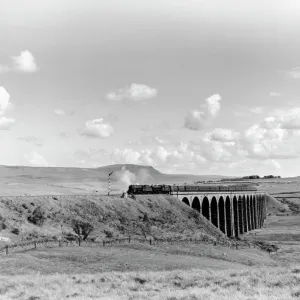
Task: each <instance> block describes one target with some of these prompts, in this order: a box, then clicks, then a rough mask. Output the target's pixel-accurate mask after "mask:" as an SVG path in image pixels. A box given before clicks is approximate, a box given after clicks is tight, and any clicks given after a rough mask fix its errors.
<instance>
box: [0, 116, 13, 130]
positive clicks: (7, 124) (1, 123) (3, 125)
mask: <svg viewBox="0 0 300 300" xmlns="http://www.w3.org/2000/svg"><path fill="white" fill-rule="evenodd" d="M14 124H15V120H14V119H11V118H5V117H0V130H9V129H11V127H12V126H13V125H14Z"/></svg>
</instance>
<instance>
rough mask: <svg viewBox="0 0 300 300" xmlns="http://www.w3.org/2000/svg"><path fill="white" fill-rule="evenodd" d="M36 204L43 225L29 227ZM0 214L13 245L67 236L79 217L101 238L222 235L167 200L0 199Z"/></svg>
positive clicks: (146, 197)
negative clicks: (33, 238) (29, 239)
mask: <svg viewBox="0 0 300 300" xmlns="http://www.w3.org/2000/svg"><path fill="white" fill-rule="evenodd" d="M38 206H41V207H42V208H43V209H44V210H45V213H46V217H47V219H46V222H45V224H44V225H43V226H42V227H39V226H36V225H32V224H30V223H29V222H28V221H27V217H28V216H30V215H31V214H32V211H33V209H34V208H36V207H38ZM145 213H146V214H147V215H148V218H149V224H150V232H147V228H149V226H146V225H147V224H148V223H147V224H146V223H145V222H143V221H142V220H143V217H144V214H145ZM0 215H1V216H2V217H3V218H4V220H3V221H2V222H4V223H5V225H6V226H7V229H5V230H2V232H1V234H0V235H1V236H4V237H9V238H11V239H13V240H14V241H16V240H18V239H21V238H25V237H28V235H29V234H33V233H35V232H37V233H38V234H39V235H40V236H41V235H46V236H49V237H51V236H56V237H59V236H61V234H62V231H64V232H71V231H72V230H71V227H70V224H71V220H72V219H73V218H74V217H79V218H81V219H82V220H85V221H89V222H91V223H92V224H93V225H94V227H95V231H94V232H93V236H95V237H98V238H101V239H102V238H104V237H105V234H104V232H105V231H110V232H112V234H113V235H114V236H115V237H122V236H129V235H132V236H134V235H138V236H141V235H143V231H142V230H143V229H145V228H146V233H148V234H150V233H151V235H152V236H154V237H158V238H162V237H177V236H178V237H181V238H186V237H197V236H199V234H201V233H203V234H207V235H209V236H215V237H221V236H223V235H222V233H221V232H220V231H219V230H218V229H217V228H216V227H214V226H213V225H212V224H211V223H210V222H208V221H207V220H206V219H205V218H204V217H202V216H200V215H199V214H198V213H196V212H195V211H194V210H193V209H191V208H190V207H188V206H187V205H185V204H184V203H182V202H180V201H178V200H177V199H176V198H173V197H170V196H167V197H163V196H151V195H149V196H138V197H137V198H136V199H135V200H133V199H131V198H128V199H124V198H120V197H108V196H101V197H100V196H95V195H94V196H93V195H90V196H77V197H74V196H73V197H72V196H70V197H59V198H58V199H57V200H55V199H54V198H52V197H47V198H44V197H1V198H0ZM12 228H19V229H20V231H21V233H20V235H18V236H17V235H13V234H11V233H9V232H10V231H11V229H12Z"/></svg>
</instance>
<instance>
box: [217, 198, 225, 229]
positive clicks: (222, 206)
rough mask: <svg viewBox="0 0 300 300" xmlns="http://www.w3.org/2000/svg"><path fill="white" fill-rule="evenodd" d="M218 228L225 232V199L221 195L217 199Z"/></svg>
mask: <svg viewBox="0 0 300 300" xmlns="http://www.w3.org/2000/svg"><path fill="white" fill-rule="evenodd" d="M219 228H220V230H221V231H222V232H223V233H226V212H225V201H224V198H223V197H222V196H221V197H220V199H219Z"/></svg>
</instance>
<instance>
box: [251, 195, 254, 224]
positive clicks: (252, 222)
mask: <svg viewBox="0 0 300 300" xmlns="http://www.w3.org/2000/svg"><path fill="white" fill-rule="evenodd" d="M250 214H251V218H250V220H251V230H253V229H254V216H253V214H254V211H253V195H251V196H250Z"/></svg>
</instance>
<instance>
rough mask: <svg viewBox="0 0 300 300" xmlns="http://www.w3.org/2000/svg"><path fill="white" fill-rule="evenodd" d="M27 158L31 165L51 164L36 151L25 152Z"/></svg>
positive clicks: (44, 165)
mask: <svg viewBox="0 0 300 300" xmlns="http://www.w3.org/2000/svg"><path fill="white" fill-rule="evenodd" d="M25 158H26V160H27V161H28V163H29V164H30V165H31V166H34V167H48V166H49V163H48V162H47V161H46V160H45V158H44V157H43V156H42V155H40V154H38V153H37V152H35V151H32V152H31V153H29V154H25Z"/></svg>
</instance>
